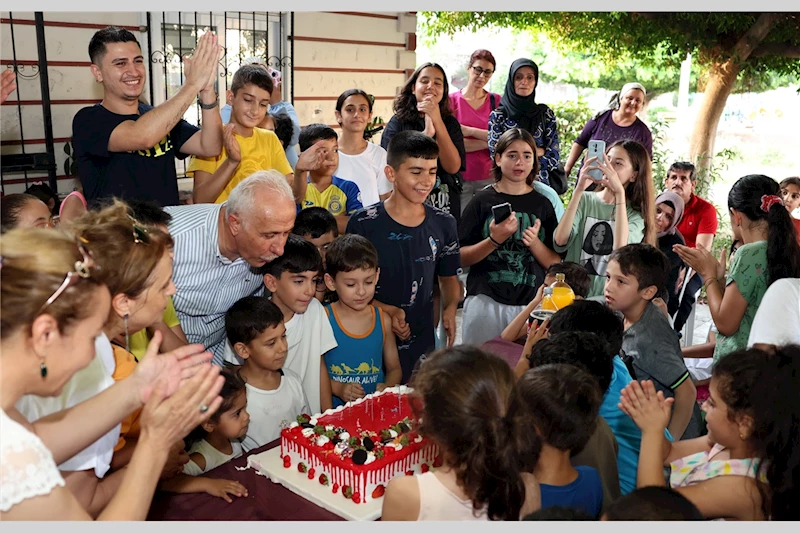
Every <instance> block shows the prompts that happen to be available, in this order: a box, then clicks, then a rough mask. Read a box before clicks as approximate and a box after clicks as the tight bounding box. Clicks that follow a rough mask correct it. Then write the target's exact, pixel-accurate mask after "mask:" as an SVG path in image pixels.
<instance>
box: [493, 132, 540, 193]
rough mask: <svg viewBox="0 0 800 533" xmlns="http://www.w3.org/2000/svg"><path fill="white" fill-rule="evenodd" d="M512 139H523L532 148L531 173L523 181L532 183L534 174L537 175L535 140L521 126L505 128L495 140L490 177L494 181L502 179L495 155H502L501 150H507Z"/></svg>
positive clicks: (534, 177)
mask: <svg viewBox="0 0 800 533" xmlns="http://www.w3.org/2000/svg"><path fill="white" fill-rule="evenodd" d="M514 141H525V142H526V143H528V144H529V145H530V147H531V150H533V168H532V169H531V173H530V174H528V176H527V177H526V178H525V183H527V184H528V185H533V182H534V181H535V180H536V176H538V175H539V157H538V156H537V155H536V141H535V140H534V139H533V135H531V134H530V132H528V131H527V130H523V129H522V128H511V129H510V130H506V132H505V133H503V134H502V135H501V136H500V138H499V139H498V140H497V144H496V145H495V146H494V157H492V177H493V178H494V181H500V180H501V179H503V171H502V170H501V169H500V165H498V164H497V156H502V155H503V152H505V151H506V150H508V147H509V146H511V145H512V144H513V143H514Z"/></svg>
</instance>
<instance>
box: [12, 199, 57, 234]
mask: <svg viewBox="0 0 800 533" xmlns="http://www.w3.org/2000/svg"><path fill="white" fill-rule="evenodd" d="M15 227H17V228H52V227H53V215H52V214H51V213H50V209H48V208H47V205H45V203H44V202H43V201H41V200H39V199H38V198H35V199H33V200H28V201H27V202H25V204H24V205H23V206H22V209H20V210H19V212H18V213H17V225H16V226H15Z"/></svg>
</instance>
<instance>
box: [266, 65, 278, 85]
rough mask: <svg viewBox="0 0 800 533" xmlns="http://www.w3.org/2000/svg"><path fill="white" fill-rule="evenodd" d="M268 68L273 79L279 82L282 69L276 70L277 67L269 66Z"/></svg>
mask: <svg viewBox="0 0 800 533" xmlns="http://www.w3.org/2000/svg"><path fill="white" fill-rule="evenodd" d="M267 70H268V71H269V73H270V75H271V76H272V79H273V80H275V83H279V82H280V81H281V71H280V70H276V69H274V68H272V67H267Z"/></svg>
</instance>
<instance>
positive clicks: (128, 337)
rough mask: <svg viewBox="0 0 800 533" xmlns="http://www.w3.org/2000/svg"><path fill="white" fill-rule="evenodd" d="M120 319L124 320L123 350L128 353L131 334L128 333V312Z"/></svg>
mask: <svg viewBox="0 0 800 533" xmlns="http://www.w3.org/2000/svg"><path fill="white" fill-rule="evenodd" d="M122 321H123V322H125V350H126V351H127V352H128V353H130V352H131V336H130V335H129V334H128V313H125V315H124V316H123V317H122Z"/></svg>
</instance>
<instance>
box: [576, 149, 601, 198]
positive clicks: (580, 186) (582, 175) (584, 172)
mask: <svg viewBox="0 0 800 533" xmlns="http://www.w3.org/2000/svg"><path fill="white" fill-rule="evenodd" d="M593 163H597V158H596V157H590V158H589V159H587V160H586V161H584V162H583V166H582V167H581V170H580V172H578V183H576V184H575V191H579V192H583V191H585V190H586V189H588V188H589V187H590V186H591V185H592V184H594V183H597V182H596V181H595V180H594V178H593V177H592V176H591V175H589V171H590V170H592V169H593V168H597V166H592V164H593Z"/></svg>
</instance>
